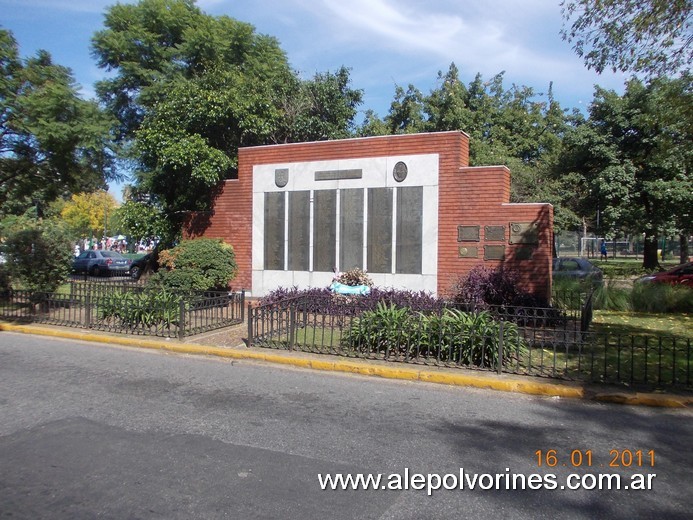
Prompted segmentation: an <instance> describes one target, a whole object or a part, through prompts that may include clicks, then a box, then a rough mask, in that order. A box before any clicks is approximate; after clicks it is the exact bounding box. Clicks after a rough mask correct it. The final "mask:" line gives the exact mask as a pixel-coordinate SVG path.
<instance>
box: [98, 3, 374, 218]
mask: <svg viewBox="0 0 693 520" xmlns="http://www.w3.org/2000/svg"><path fill="white" fill-rule="evenodd" d="M105 26H106V28H105V29H104V30H102V31H99V32H98V33H96V35H95V36H94V38H93V50H94V54H95V56H96V57H97V58H98V61H99V65H100V66H101V67H104V68H106V69H108V70H111V71H112V72H113V73H114V74H113V76H112V77H111V78H109V79H107V80H104V81H102V82H100V83H99V84H98V85H97V90H98V92H99V94H100V96H101V99H102V100H103V101H104V102H105V103H106V104H107V106H108V107H109V108H110V110H111V111H112V113H113V114H114V115H115V116H116V117H118V119H119V121H120V131H119V138H120V139H121V140H122V141H123V142H127V143H129V144H130V145H131V146H130V149H131V150H132V152H133V158H134V159H135V160H136V161H137V163H138V167H139V168H138V170H137V172H136V173H135V181H136V184H137V188H138V189H139V191H142V192H146V193H149V194H150V195H151V202H152V203H153V204H155V205H157V206H158V207H161V208H162V211H163V212H164V214H165V215H166V218H167V219H168V220H169V222H170V224H171V226H170V229H172V230H175V229H179V228H180V224H181V222H182V221H183V220H184V217H185V215H186V213H187V212H190V211H200V210H207V209H209V208H210V207H211V204H212V200H213V196H214V192H215V187H217V186H218V185H219V183H220V181H223V180H225V179H230V178H234V177H235V176H236V175H237V160H238V157H237V152H238V148H239V147H241V146H253V145H260V144H267V143H275V142H294V141H302V140H314V139H329V138H335V137H345V136H347V135H349V133H350V131H351V128H352V123H353V118H354V116H355V114H356V106H357V105H358V103H360V101H361V92H360V91H358V90H353V89H351V88H350V87H349V72H348V69H346V68H344V67H342V68H341V69H340V70H339V71H338V72H337V73H335V74H331V73H325V74H316V76H315V78H314V79H313V80H308V81H304V80H300V79H299V78H298V77H297V76H296V74H295V73H294V72H292V71H291V69H290V68H289V65H288V62H287V59H286V56H285V54H284V52H283V51H282V50H281V48H280V47H279V44H278V42H277V41H276V39H274V38H272V37H269V36H265V35H260V34H257V33H256V32H255V29H254V28H253V26H251V25H249V24H246V23H243V22H239V21H237V20H233V19H232V18H229V17H226V16H220V17H212V16H209V15H206V14H204V13H203V12H202V11H200V10H199V9H198V8H197V7H196V6H195V3H194V1H192V0H141V1H140V2H139V3H137V4H127V5H121V4H118V5H116V6H113V7H111V8H109V9H108V10H107V12H106V18H105Z"/></svg>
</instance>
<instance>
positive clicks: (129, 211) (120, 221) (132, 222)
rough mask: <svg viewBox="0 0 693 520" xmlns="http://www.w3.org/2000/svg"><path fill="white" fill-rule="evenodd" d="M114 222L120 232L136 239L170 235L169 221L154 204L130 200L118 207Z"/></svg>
mask: <svg viewBox="0 0 693 520" xmlns="http://www.w3.org/2000/svg"><path fill="white" fill-rule="evenodd" d="M114 224H115V226H116V227H117V228H118V229H119V230H120V233H122V234H124V235H127V236H129V237H132V238H133V239H134V240H135V241H138V240H141V239H155V238H160V237H169V236H170V229H169V226H168V222H167V221H166V218H165V217H164V215H163V213H162V211H161V209H160V208H159V207H157V206H155V205H154V204H149V203H145V202H137V201H133V200H129V201H127V202H125V203H124V204H122V205H121V206H120V207H119V208H118V209H116V211H115V214H114Z"/></svg>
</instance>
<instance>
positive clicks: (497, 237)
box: [484, 226, 505, 242]
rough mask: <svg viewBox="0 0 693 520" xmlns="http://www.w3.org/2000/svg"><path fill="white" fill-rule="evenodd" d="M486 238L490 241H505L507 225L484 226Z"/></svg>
mask: <svg viewBox="0 0 693 520" xmlns="http://www.w3.org/2000/svg"><path fill="white" fill-rule="evenodd" d="M484 239H485V240H487V241H489V242H493V241H495V242H505V226H484Z"/></svg>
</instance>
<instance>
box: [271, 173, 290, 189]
mask: <svg viewBox="0 0 693 520" xmlns="http://www.w3.org/2000/svg"><path fill="white" fill-rule="evenodd" d="M288 183H289V169H288V168H277V169H276V170H274V184H276V185H277V188H283V187H284V186H286V185H287V184H288Z"/></svg>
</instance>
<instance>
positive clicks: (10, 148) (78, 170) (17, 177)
mask: <svg viewBox="0 0 693 520" xmlns="http://www.w3.org/2000/svg"><path fill="white" fill-rule="evenodd" d="M0 75H1V77H0V100H2V102H1V103H0V121H2V132H0V151H1V153H0V207H1V208H2V210H1V211H2V213H3V214H5V215H7V214H22V213H24V212H25V211H26V209H27V208H28V207H30V206H35V207H38V213H39V214H38V215H37V216H41V213H42V211H43V209H45V206H47V204H48V203H50V202H51V201H52V200H55V199H56V198H59V197H62V196H65V195H67V194H70V193H78V192H82V191H91V190H94V189H97V188H99V187H102V186H103V185H104V181H105V180H108V179H112V178H116V177H117V174H116V173H115V171H114V169H113V147H112V142H111V139H110V128H111V123H112V121H111V119H110V118H109V117H107V116H106V115H105V114H104V113H102V112H101V111H100V109H99V108H98V105H97V104H96V103H95V102H92V101H84V100H82V99H80V97H79V95H78V92H77V86H76V85H75V83H74V79H73V78H72V74H71V72H70V71H69V69H67V68H65V67H62V66H60V65H56V64H54V63H53V61H52V59H51V56H50V54H49V53H47V52H46V51H39V52H38V53H37V54H36V56H34V57H32V58H29V59H26V60H22V59H20V58H19V55H18V49H17V43H16V41H15V39H14V37H13V36H12V34H11V33H10V32H8V31H6V30H2V29H0Z"/></svg>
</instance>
